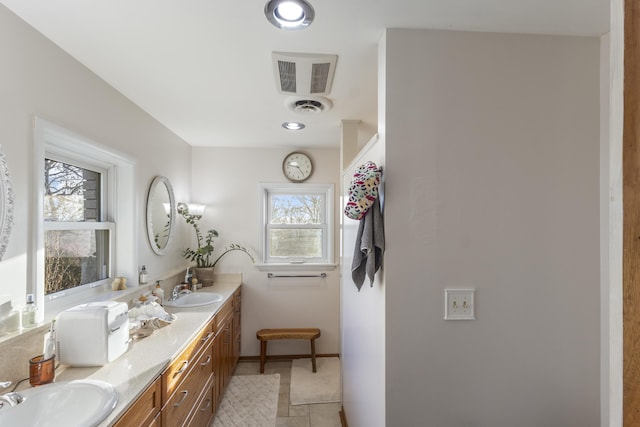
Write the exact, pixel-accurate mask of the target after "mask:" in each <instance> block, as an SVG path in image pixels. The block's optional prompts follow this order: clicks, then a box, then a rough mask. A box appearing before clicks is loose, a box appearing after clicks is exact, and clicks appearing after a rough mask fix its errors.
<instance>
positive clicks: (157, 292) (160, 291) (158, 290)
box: [153, 280, 164, 305]
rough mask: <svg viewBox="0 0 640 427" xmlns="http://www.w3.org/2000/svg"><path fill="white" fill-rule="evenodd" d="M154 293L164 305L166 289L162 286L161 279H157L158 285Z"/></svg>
mask: <svg viewBox="0 0 640 427" xmlns="http://www.w3.org/2000/svg"><path fill="white" fill-rule="evenodd" d="M153 294H154V295H155V296H157V297H158V299H159V300H160V301H158V302H159V303H160V305H164V290H163V289H162V288H161V287H160V281H159V280H156V287H155V289H154V290H153Z"/></svg>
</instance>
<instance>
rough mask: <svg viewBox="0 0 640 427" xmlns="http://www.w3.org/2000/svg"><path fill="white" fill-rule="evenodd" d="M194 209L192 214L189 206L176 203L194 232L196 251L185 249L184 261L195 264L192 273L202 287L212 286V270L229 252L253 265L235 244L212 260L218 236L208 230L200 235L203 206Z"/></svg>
mask: <svg viewBox="0 0 640 427" xmlns="http://www.w3.org/2000/svg"><path fill="white" fill-rule="evenodd" d="M196 209H197V210H196ZM196 209H194V208H193V207H192V208H191V210H192V212H189V206H188V205H187V204H186V203H178V209H177V210H178V213H179V214H180V215H182V217H183V218H184V219H185V221H186V222H187V224H190V225H191V226H192V227H193V229H194V230H195V232H196V241H197V243H198V247H197V248H196V249H191V248H187V249H185V251H184V254H183V255H184V257H185V259H187V260H189V261H192V262H194V263H195V267H194V273H195V275H196V277H197V279H198V282H199V283H202V286H211V285H213V268H214V267H215V266H216V264H217V263H218V261H220V259H221V258H222V257H223V256H225V255H226V254H228V253H229V252H233V251H240V252H244V253H245V254H247V256H248V257H249V258H250V259H251V262H253V263H255V259H254V258H253V255H251V253H250V252H249V250H248V249H247V248H245V247H244V246H241V245H239V244H237V243H232V244H230V245H229V246H226V247H225V248H224V251H223V252H222V253H221V254H220V255H218V256H217V257H215V258H213V252H214V250H215V244H214V239H215V238H216V237H218V236H219V235H220V234H219V233H218V231H217V230H215V229H211V230H208V231H207V232H206V234H203V233H202V231H201V230H200V219H201V218H202V213H203V212H204V206H199V208H196Z"/></svg>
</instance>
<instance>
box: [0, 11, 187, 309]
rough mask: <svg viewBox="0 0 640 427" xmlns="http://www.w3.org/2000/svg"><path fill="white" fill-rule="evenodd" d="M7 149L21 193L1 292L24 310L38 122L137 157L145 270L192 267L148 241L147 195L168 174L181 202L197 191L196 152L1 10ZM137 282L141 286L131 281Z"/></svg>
mask: <svg viewBox="0 0 640 427" xmlns="http://www.w3.org/2000/svg"><path fill="white" fill-rule="evenodd" d="M0 56H1V57H2V64H3V65H2V67H0V144H2V150H3V151H4V153H5V154H6V156H7V160H8V165H9V168H10V170H11V174H12V177H13V186H14V190H15V210H14V218H15V223H14V227H13V231H12V233H11V237H10V242H9V246H8V248H7V253H6V254H5V257H4V259H3V261H2V262H0V278H1V280H0V294H9V295H11V297H12V299H13V302H14V305H20V304H23V303H24V301H25V294H26V289H27V283H28V281H29V280H30V277H31V268H32V265H31V264H30V261H29V260H30V259H32V254H31V252H30V251H31V245H30V242H31V241H32V239H34V236H33V235H32V231H33V230H35V227H33V226H32V224H31V222H30V221H32V218H33V217H32V214H33V208H34V206H33V203H34V200H35V197H37V195H35V194H34V193H33V188H34V187H35V183H34V180H35V178H34V177H33V172H32V164H33V154H32V146H33V129H32V125H33V119H34V116H36V115H37V116H40V117H43V118H46V119H47V120H49V121H51V122H53V123H56V124H58V125H60V126H63V127H65V128H67V129H69V130H71V131H73V132H76V133H78V134H80V135H83V136H85V137H87V138H89V139H91V140H93V141H95V142H97V143H99V144H102V145H104V146H108V147H111V148H114V149H116V150H118V151H120V152H122V153H124V154H127V155H129V156H132V157H134V158H136V159H137V161H138V164H137V168H138V181H137V182H132V183H131V185H133V186H135V188H136V189H137V193H138V196H137V199H136V204H137V210H138V218H139V221H138V224H137V229H138V232H137V235H135V236H131V239H132V242H133V244H134V245H137V258H138V263H139V264H146V265H147V267H148V269H149V271H150V275H151V277H152V278H161V277H162V276H163V275H166V274H168V273H169V272H171V271H172V270H174V269H175V268H178V267H180V266H181V265H183V264H184V260H182V258H181V256H180V251H181V250H182V247H183V246H184V244H183V242H181V241H178V242H176V244H174V245H172V246H171V248H170V250H169V254H168V255H166V256H164V257H159V256H157V255H155V254H154V253H153V252H152V251H151V247H150V246H149V244H148V243H147V237H146V229H145V222H144V218H145V206H146V197H147V189H148V186H149V185H150V184H151V181H152V179H153V177H154V176H155V175H165V176H167V177H168V178H169V179H170V180H171V182H172V184H173V187H174V191H175V193H176V198H177V199H178V200H180V199H185V198H187V197H188V195H189V189H190V179H191V175H190V172H189V170H190V162H191V158H190V146H189V145H187V144H186V143H185V142H184V141H182V140H181V139H180V138H178V137H177V136H176V135H174V134H173V133H172V132H170V131H168V130H167V129H166V128H165V127H164V126H162V125H161V124H160V123H158V122H157V121H156V120H154V119H153V118H152V117H150V116H149V115H148V114H147V113H145V112H144V111H142V110H141V109H140V108H138V107H137V106H136V105H134V104H133V103H132V102H131V101H129V100H128V99H126V98H125V97H123V96H122V95H121V94H120V93H119V92H118V91H117V90H115V89H114V88H112V87H111V86H109V85H108V84H107V83H106V82H104V81H103V80H101V79H100V78H99V77H97V76H96V75H94V74H93V73H91V72H90V71H89V70H87V69H86V68H85V67H84V66H82V65H81V64H79V63H78V62H77V61H75V60H74V59H72V58H71V57H70V56H68V55H67V54H66V53H64V52H63V51H62V50H60V49H59V48H58V47H57V46H55V45H54V44H53V43H51V42H50V41H49V40H47V39H45V38H44V37H43V36H42V35H41V34H39V33H37V32H36V31H35V30H33V29H32V28H31V27H29V26H27V25H26V24H25V23H24V22H23V21H22V20H20V19H19V18H17V17H16V16H15V15H13V14H12V13H11V12H9V11H8V10H7V9H6V8H5V7H4V6H1V5H0ZM129 283H137V277H130V278H129Z"/></svg>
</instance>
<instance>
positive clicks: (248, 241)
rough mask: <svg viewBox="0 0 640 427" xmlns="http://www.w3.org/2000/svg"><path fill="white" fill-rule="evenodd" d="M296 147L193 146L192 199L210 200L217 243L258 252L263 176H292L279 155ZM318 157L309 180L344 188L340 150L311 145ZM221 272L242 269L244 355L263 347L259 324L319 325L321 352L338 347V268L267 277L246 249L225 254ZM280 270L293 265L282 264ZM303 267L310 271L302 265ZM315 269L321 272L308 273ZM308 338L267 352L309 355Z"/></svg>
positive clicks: (209, 219)
mask: <svg viewBox="0 0 640 427" xmlns="http://www.w3.org/2000/svg"><path fill="white" fill-rule="evenodd" d="M293 150H294V149H293V148H291V149H289V148H274V149H233V148H203V147H194V148H193V156H192V165H193V167H192V171H191V172H192V183H193V190H192V201H193V202H197V203H203V204H206V205H207V208H206V211H205V215H204V217H203V220H202V228H203V229H205V230H206V229H209V228H215V229H217V230H218V231H219V232H220V238H219V239H217V246H216V247H217V248H219V249H221V248H222V247H223V246H225V245H226V244H229V243H233V242H237V243H240V244H243V245H245V246H247V247H248V248H250V249H251V250H252V252H253V253H254V254H257V255H258V259H259V258H260V255H261V254H262V251H261V249H260V218H261V210H260V207H259V203H260V196H259V194H258V183H259V182H283V183H284V182H288V181H286V179H285V178H284V176H283V175H282V160H283V158H284V156H285V155H286V154H287V153H289V152H290V151H293ZM304 151H305V152H307V153H308V154H309V155H310V156H311V158H312V160H313V163H314V172H313V175H312V176H311V178H310V179H309V180H308V182H310V183H326V184H333V185H334V194H335V197H336V200H335V204H336V206H337V197H338V194H339V185H338V183H339V180H340V168H339V164H340V153H339V151H338V149H307V150H304ZM338 215H339V209H336V213H335V221H334V224H335V227H334V230H333V232H334V243H335V244H334V248H335V249H334V254H335V262H336V263H337V262H338V232H337V229H338V220H339V216H338ZM216 268H217V269H218V270H219V271H220V272H242V274H243V288H242V355H243V356H256V355H258V354H260V346H259V345H258V340H257V339H256V336H255V333H256V331H257V330H258V329H261V328H279V327H294V328H295V327H316V328H320V329H321V330H322V337H321V338H320V339H318V340H317V342H316V346H317V347H316V350H317V351H318V353H338V351H339V324H340V323H339V315H340V313H339V307H340V299H339V292H340V291H339V284H340V281H339V280H340V274H339V273H340V272H339V269H338V268H336V269H334V270H331V271H326V273H327V278H326V279H316V278H304V279H271V280H270V279H267V272H268V271H271V270H265V271H260V270H259V269H258V267H257V266H256V265H252V264H251V263H250V261H248V259H247V258H246V257H245V256H242V255H241V254H231V255H230V256H227V257H225V258H223V260H222V261H221V262H220V264H219V267H216ZM279 273H281V274H295V273H296V272H291V271H282V272H279ZM297 273H305V272H299V271H298V272H297ZM310 273H311V274H317V273H319V272H310ZM308 352H309V343H308V342H304V341H278V342H273V343H270V344H269V354H308Z"/></svg>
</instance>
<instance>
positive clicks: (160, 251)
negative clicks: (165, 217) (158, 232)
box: [147, 175, 176, 255]
mask: <svg viewBox="0 0 640 427" xmlns="http://www.w3.org/2000/svg"><path fill="white" fill-rule="evenodd" d="M160 185H164V187H165V188H166V189H167V193H168V195H169V204H170V206H171V215H170V216H169V235H168V236H167V244H166V245H164V247H162V248H159V247H158V245H156V243H155V234H154V229H153V195H154V193H155V191H156V189H157V188H158V187H159V186H160ZM175 222H176V200H175V196H174V194H173V187H172V186H171V182H169V179H168V178H166V177H164V176H160V175H158V176H156V177H155V178H153V181H152V182H151V185H150V186H149V193H148V194H147V237H148V238H149V246H151V249H152V250H153V252H155V253H156V254H157V255H164V254H165V253H166V252H167V247H168V246H169V245H170V244H171V240H172V238H173V236H174V229H175ZM163 225H164V224H163Z"/></svg>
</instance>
